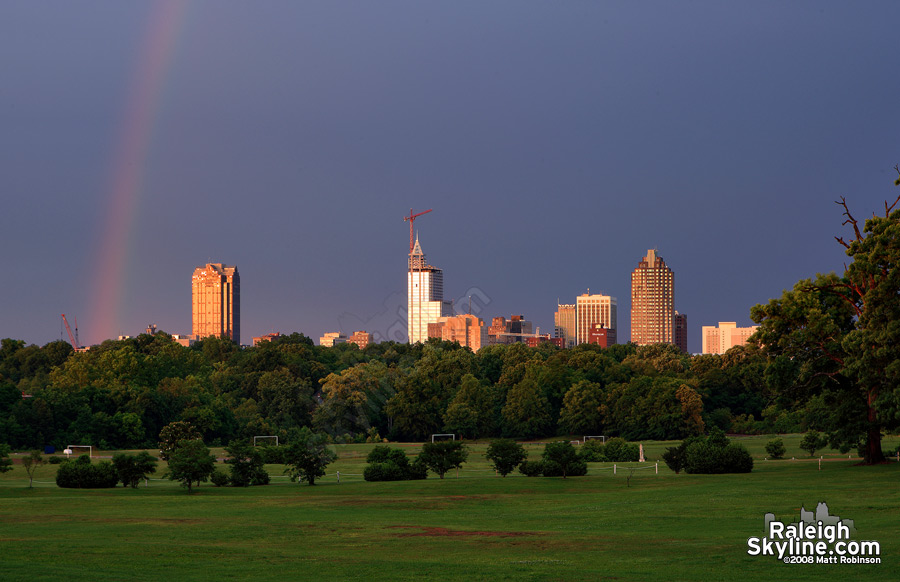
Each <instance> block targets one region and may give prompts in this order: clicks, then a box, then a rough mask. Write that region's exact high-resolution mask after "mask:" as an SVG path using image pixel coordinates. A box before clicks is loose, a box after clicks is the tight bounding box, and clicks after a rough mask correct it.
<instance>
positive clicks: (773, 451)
mask: <svg viewBox="0 0 900 582" xmlns="http://www.w3.org/2000/svg"><path fill="white" fill-rule="evenodd" d="M785 451H787V449H786V448H784V441H782V440H781V439H780V438H775V439H772V440H770V441H769V442H767V443H766V452H767V453H769V456H770V457H772V458H773V459H780V458H781V457H783V456H784V453H785Z"/></svg>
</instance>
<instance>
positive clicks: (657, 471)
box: [656, 461, 659, 475]
mask: <svg viewBox="0 0 900 582" xmlns="http://www.w3.org/2000/svg"><path fill="white" fill-rule="evenodd" d="M656 474H657V475H659V461H656Z"/></svg>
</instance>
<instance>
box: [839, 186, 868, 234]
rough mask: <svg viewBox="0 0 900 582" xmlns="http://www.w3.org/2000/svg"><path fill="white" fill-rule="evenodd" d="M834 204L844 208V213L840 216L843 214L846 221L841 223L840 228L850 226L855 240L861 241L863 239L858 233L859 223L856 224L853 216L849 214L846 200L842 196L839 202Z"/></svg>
mask: <svg viewBox="0 0 900 582" xmlns="http://www.w3.org/2000/svg"><path fill="white" fill-rule="evenodd" d="M835 204H838V205H840V206H843V207H844V212H843V213H842V214H843V216H846V217H847V220H845V221H844V222H843V223H841V226H844V225H845V224H852V225H853V234H854V235H855V236H856V240H857V241H861V240H862V239H863V237H862V233H861V232H860V231H859V222H857V220H856V218H854V217H853V215H852V214H850V208H849V207H848V206H847V199H846V198H844V197H843V196H841V199H840V201H835Z"/></svg>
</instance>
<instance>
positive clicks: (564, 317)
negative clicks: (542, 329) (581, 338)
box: [553, 301, 576, 348]
mask: <svg viewBox="0 0 900 582" xmlns="http://www.w3.org/2000/svg"><path fill="white" fill-rule="evenodd" d="M575 321H576V319H575V305H572V304H567V305H563V304H561V303H560V302H559V301H557V302H556V313H554V314H553V337H557V338H560V339H562V340H563V341H562V346H563V347H565V348H572V347H575Z"/></svg>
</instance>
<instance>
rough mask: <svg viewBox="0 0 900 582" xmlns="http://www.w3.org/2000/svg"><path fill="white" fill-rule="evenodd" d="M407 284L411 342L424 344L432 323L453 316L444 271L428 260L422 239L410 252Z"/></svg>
mask: <svg viewBox="0 0 900 582" xmlns="http://www.w3.org/2000/svg"><path fill="white" fill-rule="evenodd" d="M406 281H407V285H406V292H407V295H406V297H407V308H406V316H407V319H406V323H407V331H408V334H409V343H411V344H414V343H416V342H423V343H424V342H425V341H426V340H427V339H428V324H429V323H438V320H439V319H440V318H442V317H449V316H451V315H452V314H453V313H452V307H451V305H450V302H449V301H444V272H443V271H441V270H440V269H438V268H437V267H435V266H432V265H429V264H428V263H427V262H426V261H425V253H423V252H422V247H421V246H420V245H419V237H418V236H416V241H415V244H414V246H413V248H412V251H411V252H410V253H409V271H408V273H407V276H406Z"/></svg>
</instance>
